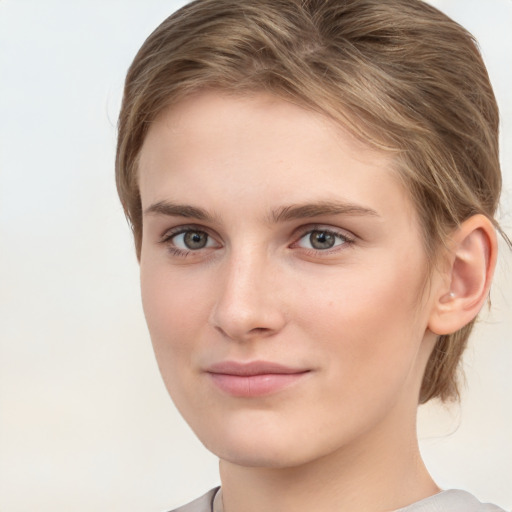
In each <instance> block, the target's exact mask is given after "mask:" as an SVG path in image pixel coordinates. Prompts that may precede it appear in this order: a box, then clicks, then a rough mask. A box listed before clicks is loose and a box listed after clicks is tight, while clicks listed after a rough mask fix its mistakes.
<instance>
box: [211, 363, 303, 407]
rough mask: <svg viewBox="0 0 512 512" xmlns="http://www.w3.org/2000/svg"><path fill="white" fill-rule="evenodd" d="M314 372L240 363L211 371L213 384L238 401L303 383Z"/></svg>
mask: <svg viewBox="0 0 512 512" xmlns="http://www.w3.org/2000/svg"><path fill="white" fill-rule="evenodd" d="M308 373H310V370H307V369H297V368H290V367H286V366H282V365H279V364H276V363H270V362H265V361H254V362H251V363H237V362H234V361H226V362H222V363H217V364H214V365H212V366H210V367H209V368H208V369H207V374H208V375H209V376H210V378H211V380H212V382H213V384H214V385H215V386H216V387H217V388H218V389H220V390H221V391H223V392H224V393H226V394H228V395H231V396H235V397H246V398H250V397H258V396H264V395H270V394H272V393H276V392H278V391H281V390H283V389H285V388H287V387H289V386H291V385H293V384H295V383H297V382H298V381H299V380H301V379H302V378H303V377H305V376H306V375H307V374H308Z"/></svg>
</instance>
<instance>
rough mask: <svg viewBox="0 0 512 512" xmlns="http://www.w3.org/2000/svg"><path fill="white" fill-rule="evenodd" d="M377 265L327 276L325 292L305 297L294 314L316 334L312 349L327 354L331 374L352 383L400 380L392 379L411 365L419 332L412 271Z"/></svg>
mask: <svg viewBox="0 0 512 512" xmlns="http://www.w3.org/2000/svg"><path fill="white" fill-rule="evenodd" d="M380 263H381V264H380V265H378V266H374V267H371V266H369V267H367V268H366V269H365V272H360V273H357V272H355V271H351V269H346V270H344V271H343V272H338V274H337V275H333V276H332V278H331V279H330V280H328V281H327V282H328V286H326V287H324V288H323V289H322V290H319V289H316V291H315V292H314V293H310V294H308V295H307V299H306V300H304V301H303V303H302V305H301V310H302V312H301V313H300V314H297V318H302V321H303V322H307V323H308V327H307V328H308V329H309V330H310V331H311V332H312V333H315V332H316V333H317V334H316V344H317V347H318V348H321V349H322V350H324V351H325V352H326V353H328V354H330V356H331V361H330V363H329V364H330V367H331V368H332V369H333V371H334V369H336V370H337V371H341V372H342V374H343V375H344V376H346V378H347V379H350V380H352V381H353V382H361V383H364V381H365V379H368V377H372V381H371V382H370V384H374V381H373V379H378V380H379V381H381V382H384V381H392V380H393V379H394V378H395V377H396V378H401V377H400V376H399V375H397V373H402V374H406V373H407V372H408V371H409V369H410V368H411V366H412V365H413V364H414V360H415V357H416V354H417V351H418V349H419V345H420V343H421V340H422V338H423V335H424V332H425V327H426V322H425V320H424V319H422V318H421V314H418V313H419V306H418V294H419V293H420V292H421V285H422V282H421V280H420V277H421V276H418V269H415V270H402V269H401V268H400V266H398V265H396V264H388V265H386V264H385V260H383V259H381V260H380ZM297 296H302V297H304V296H306V295H305V294H297ZM305 328H306V327H305ZM340 368H341V370H340ZM374 387H375V386H374Z"/></svg>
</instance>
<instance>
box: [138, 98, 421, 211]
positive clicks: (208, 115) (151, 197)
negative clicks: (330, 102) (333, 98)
mask: <svg viewBox="0 0 512 512" xmlns="http://www.w3.org/2000/svg"><path fill="white" fill-rule="evenodd" d="M139 184H140V189H141V196H142V201H143V208H145V207H147V206H148V204H149V203H150V202H155V201H157V200H164V199H168V198H169V197H170V198H172V199H173V200H177V199H179V200H180V201H181V200H182V198H183V197H185V198H186V199H187V200H190V201H194V200H199V199H201V200H205V199H206V198H208V200H209V201H211V202H212V205H213V204H215V205H217V206H218V204H219V203H220V204H221V206H225V204H224V203H223V201H224V199H225V200H235V199H236V200H237V201H238V202H244V201H245V204H246V205H247V206H249V205H251V206H255V207H258V208H263V207H265V206H266V207H274V206H279V204H282V203H283V202H286V201H288V202H309V201H311V200H324V201H334V200H340V199H341V200H346V201H350V202H359V203H365V202H371V203H375V205H379V204H380V203H383V202H384V201H383V198H384V197H385V198H386V202H387V203H388V205H387V206H388V207H392V206H393V205H396V207H398V208H402V209H403V208H404V207H405V208H407V209H410V208H411V204H410V202H409V200H408V197H407V196H408V194H407V192H406V191H405V190H404V188H403V186H402V185H401V183H400V180H399V179H398V178H397V174H396V172H395V171H394V169H393V159H392V156H391V155H390V154H387V153H384V152H382V151H376V150H375V149H373V148H370V147H369V146H368V145H365V144H363V143H362V142H361V141H359V140H357V139H356V138H355V137H353V136H351V135H350V134H349V133H348V131H347V130H344V129H343V128H342V127H340V125H339V124H337V123H335V122H334V121H333V120H332V119H330V118H328V117H327V116H325V115H321V114H319V113H317V112H313V111H311V110H307V109H305V108H303V107H301V106H298V105H295V104H292V103H290V102H287V101H284V100H281V99H278V98H276V97H274V96H271V95H268V94H253V95H250V96H232V95H228V94H223V93H218V92H202V93H199V94H196V95H194V96H190V97H188V98H186V99H184V100H182V101H181V102H179V103H178V104H176V105H174V106H172V108H168V109H167V110H165V111H164V112H162V113H161V114H160V115H159V116H158V117H157V119H156V120H155V121H154V123H153V125H152V126H151V128H150V130H149V132H148V135H147V137H146V140H145V142H144V145H143V148H142V150H141V154H140V160H139ZM176 196H179V197H176ZM255 198H257V199H258V200H257V201H254V199H255ZM411 211H412V210H411Z"/></svg>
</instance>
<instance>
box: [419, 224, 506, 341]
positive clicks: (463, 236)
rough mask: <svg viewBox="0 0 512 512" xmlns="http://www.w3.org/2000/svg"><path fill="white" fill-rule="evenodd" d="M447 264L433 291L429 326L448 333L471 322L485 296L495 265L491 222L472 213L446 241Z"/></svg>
mask: <svg viewBox="0 0 512 512" xmlns="http://www.w3.org/2000/svg"><path fill="white" fill-rule="evenodd" d="M447 258H448V264H447V265H446V266H445V268H444V269H443V271H442V274H443V275H442V276H441V279H440V280H439V283H440V284H439V286H438V288H437V290H435V294H436V295H434V297H433V298H434V304H433V308H432V311H431V316H430V321H429V329H430V330H431V331H432V332H434V333H435V334H438V335H444V334H451V333H453V332H455V331H458V330H459V329H461V328H462V327H464V326H465V325H466V324H468V323H469V322H471V321H472V320H473V319H474V318H475V317H476V316H477V315H478V312H479V311H480V309H481V308H482V306H483V304H484V302H485V300H486V299H487V297H488V295H489V289H490V286H491V281H492V276H493V273H494V268H495V266H496V258H497V240H496V232H495V229H494V226H493V225H492V223H491V221H490V220H489V219H488V218H487V217H485V216H484V215H474V216H472V217H470V218H469V219H468V220H466V221H465V222H463V223H462V225H461V226H460V227H459V228H457V229H456V230H455V231H454V233H453V235H452V237H451V240H450V242H449V251H448V254H447Z"/></svg>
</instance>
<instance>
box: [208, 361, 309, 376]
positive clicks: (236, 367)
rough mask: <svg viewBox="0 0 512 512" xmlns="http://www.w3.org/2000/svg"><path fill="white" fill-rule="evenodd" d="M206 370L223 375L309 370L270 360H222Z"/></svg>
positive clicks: (286, 372) (284, 372)
mask: <svg viewBox="0 0 512 512" xmlns="http://www.w3.org/2000/svg"><path fill="white" fill-rule="evenodd" d="M206 371H207V372H208V373H218V374H223V375H239V376H251V375H268V374H293V373H305V372H307V371H309V370H308V369H306V368H297V367H290V366H284V365H282V364H279V363H273V362H270V361H250V362H238V361H222V362H219V363H214V364H212V365H210V366H209V367H208V368H207V369H206Z"/></svg>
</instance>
